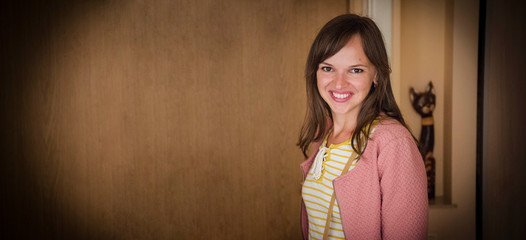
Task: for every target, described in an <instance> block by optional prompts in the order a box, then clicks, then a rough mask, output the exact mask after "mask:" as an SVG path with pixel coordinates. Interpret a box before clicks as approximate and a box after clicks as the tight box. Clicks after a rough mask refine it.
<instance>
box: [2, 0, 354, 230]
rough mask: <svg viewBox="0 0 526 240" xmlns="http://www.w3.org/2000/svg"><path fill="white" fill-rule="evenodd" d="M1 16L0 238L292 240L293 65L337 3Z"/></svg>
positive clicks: (295, 195)
mask: <svg viewBox="0 0 526 240" xmlns="http://www.w3.org/2000/svg"><path fill="white" fill-rule="evenodd" d="M3 11H5V13H6V14H5V15H4V16H3V19H5V20H6V21H2V26H3V27H4V28H3V29H5V31H6V32H10V35H5V36H2V42H3V43H2V46H3V48H5V50H4V53H6V55H4V56H3V59H2V61H3V62H4V63H5V64H3V67H2V70H3V73H4V81H3V83H2V85H3V89H2V98H3V99H2V101H3V104H2V114H5V117H4V116H3V117H2V126H3V127H2V137H3V138H2V140H3V144H2V150H3V151H2V152H3V156H4V157H2V158H3V160H2V173H3V174H2V192H3V193H5V195H4V196H6V197H2V198H3V199H2V200H1V202H0V203H1V207H2V220H6V221H8V222H9V224H8V225H5V226H4V227H3V228H4V229H3V230H2V234H1V235H2V236H9V235H13V236H18V237H19V238H37V237H38V238H49V239H299V238H300V236H301V233H300V228H299V203H300V194H299V187H300V185H299V183H300V180H301V172H300V169H299V163H300V162H301V161H302V160H303V157H302V155H301V153H300V151H299V149H298V148H297V147H296V146H295V142H296V140H297V135H298V132H299V128H300V125H301V123H302V120H303V114H304V111H305V87H304V80H303V68H304V63H305V60H306V56H307V53H308V50H309V47H310V44H311V43H312V41H313V39H314V37H315V34H316V33H317V31H318V30H319V29H320V28H321V26H322V25H323V24H324V23H325V22H326V21H328V20H329V19H331V18H332V17H334V16H336V15H338V14H342V13H344V12H345V11H346V1H278V0H272V1H236V0H228V1H214V0H199V1H155V2H154V1H151V2H150V1H111V2H107V1H93V2H89V3H86V2H83V1H79V2H67V3H62V2H45V3H44V2H36V3H35V4H33V5H30V6H8V7H7V8H6V9H5V10H3ZM6 221H3V222H6Z"/></svg>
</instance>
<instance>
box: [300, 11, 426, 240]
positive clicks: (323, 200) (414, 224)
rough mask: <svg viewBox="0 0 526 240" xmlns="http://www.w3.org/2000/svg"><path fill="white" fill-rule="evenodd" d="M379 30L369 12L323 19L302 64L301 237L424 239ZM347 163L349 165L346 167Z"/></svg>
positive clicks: (410, 147)
mask: <svg viewBox="0 0 526 240" xmlns="http://www.w3.org/2000/svg"><path fill="white" fill-rule="evenodd" d="M389 74H390V68H389V64H388V60H387V54H386V50H385V46H384V43H383V39H382V35H381V33H380V30H379V29H378V27H377V26H376V24H375V23H374V22H373V21H372V20H371V19H369V18H366V17H360V16H357V15H353V14H347V15H342V16H338V17H336V18H334V19H332V20H331V21H329V22H328V23H327V24H326V25H325V26H324V27H323V28H322V29H321V30H320V32H319V34H318V36H317V37H316V39H315V40H314V43H313V44H312V47H311V50H310V53H309V56H308V60H307V67H306V87H307V100H308V111H307V114H306V117H305V122H304V124H303V127H302V130H301V133H300V138H299V141H298V145H299V146H300V148H301V149H302V150H303V153H304V155H305V156H307V148H309V147H311V149H312V154H311V156H310V157H309V158H308V159H307V160H306V161H305V162H303V163H302V164H301V166H302V168H303V172H304V183H303V189H302V197H303V201H302V219H301V223H302V230H303V236H304V238H305V239H345V238H347V239H381V238H386V239H425V238H426V235H427V205H428V202H427V190H426V183H427V182H426V173H425V169H424V163H423V161H422V157H421V156H420V153H419V151H418V148H417V145H416V142H415V139H414V137H413V135H412V134H411V132H410V131H409V130H408V129H407V127H406V124H405V121H404V119H403V117H402V114H401V113H400V110H399V108H398V106H397V104H396V102H395V100H394V97H393V93H392V89H391V83H390V78H389ZM351 170H352V171H351Z"/></svg>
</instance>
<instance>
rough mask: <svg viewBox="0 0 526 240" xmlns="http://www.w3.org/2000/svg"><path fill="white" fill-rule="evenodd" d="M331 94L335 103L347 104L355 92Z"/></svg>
mask: <svg viewBox="0 0 526 240" xmlns="http://www.w3.org/2000/svg"><path fill="white" fill-rule="evenodd" d="M329 93H330V95H331V97H332V99H333V100H334V101H335V102H346V101H347V100H349V99H350V98H351V97H352V95H353V92H340V91H329Z"/></svg>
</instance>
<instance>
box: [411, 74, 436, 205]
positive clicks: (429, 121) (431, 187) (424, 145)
mask: <svg viewBox="0 0 526 240" xmlns="http://www.w3.org/2000/svg"><path fill="white" fill-rule="evenodd" d="M409 91H410V94H409V95H410V99H411V103H412V105H413V108H414V109H415V110H416V112H418V114H420V116H421V117H422V130H421V131H420V153H421V154H422V158H423V159H424V163H425V165H426V173H427V196H428V198H430V199H432V198H434V197H435V158H434V157H433V146H434V145H435V126H434V121H433V110H435V91H434V89H433V83H431V82H429V85H428V87H427V89H426V91H424V92H421V93H417V92H415V90H414V89H413V88H410V90H409Z"/></svg>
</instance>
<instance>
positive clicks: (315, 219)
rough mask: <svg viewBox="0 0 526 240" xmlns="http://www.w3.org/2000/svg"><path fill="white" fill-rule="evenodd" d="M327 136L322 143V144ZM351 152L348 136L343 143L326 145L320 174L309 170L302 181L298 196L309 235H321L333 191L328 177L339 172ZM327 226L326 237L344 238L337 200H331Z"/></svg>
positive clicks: (334, 176)
mask: <svg viewBox="0 0 526 240" xmlns="http://www.w3.org/2000/svg"><path fill="white" fill-rule="evenodd" d="M326 142H327V140H325V141H324V143H323V145H322V146H325V145H326ZM351 154H352V148H351V146H350V145H349V140H348V141H345V142H343V143H340V144H337V145H333V144H331V146H329V147H328V150H327V157H326V158H325V159H324V161H323V168H322V173H321V177H320V178H319V179H318V180H316V179H315V178H314V176H313V174H312V173H310V172H309V174H308V175H307V178H306V179H305V182H304V183H303V189H302V197H303V201H304V202H305V206H306V208H307V215H308V216H309V217H308V218H309V239H322V238H323V232H324V230H325V224H326V222H327V213H328V209H329V205H330V202H331V196H332V193H333V191H334V190H333V186H332V181H333V180H334V179H335V178H336V177H338V176H340V175H341V173H342V171H343V168H344V167H345V165H346V164H347V161H348V160H349V157H350V156H351ZM355 164H356V160H354V161H353V163H352V165H351V166H350V168H349V170H351V169H353V168H354V167H355ZM330 221H331V225H330V229H329V239H345V236H344V234H343V227H342V222H341V218H340V210H339V208H338V202H337V201H336V200H335V202H334V208H333V213H332V219H331V220H330Z"/></svg>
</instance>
